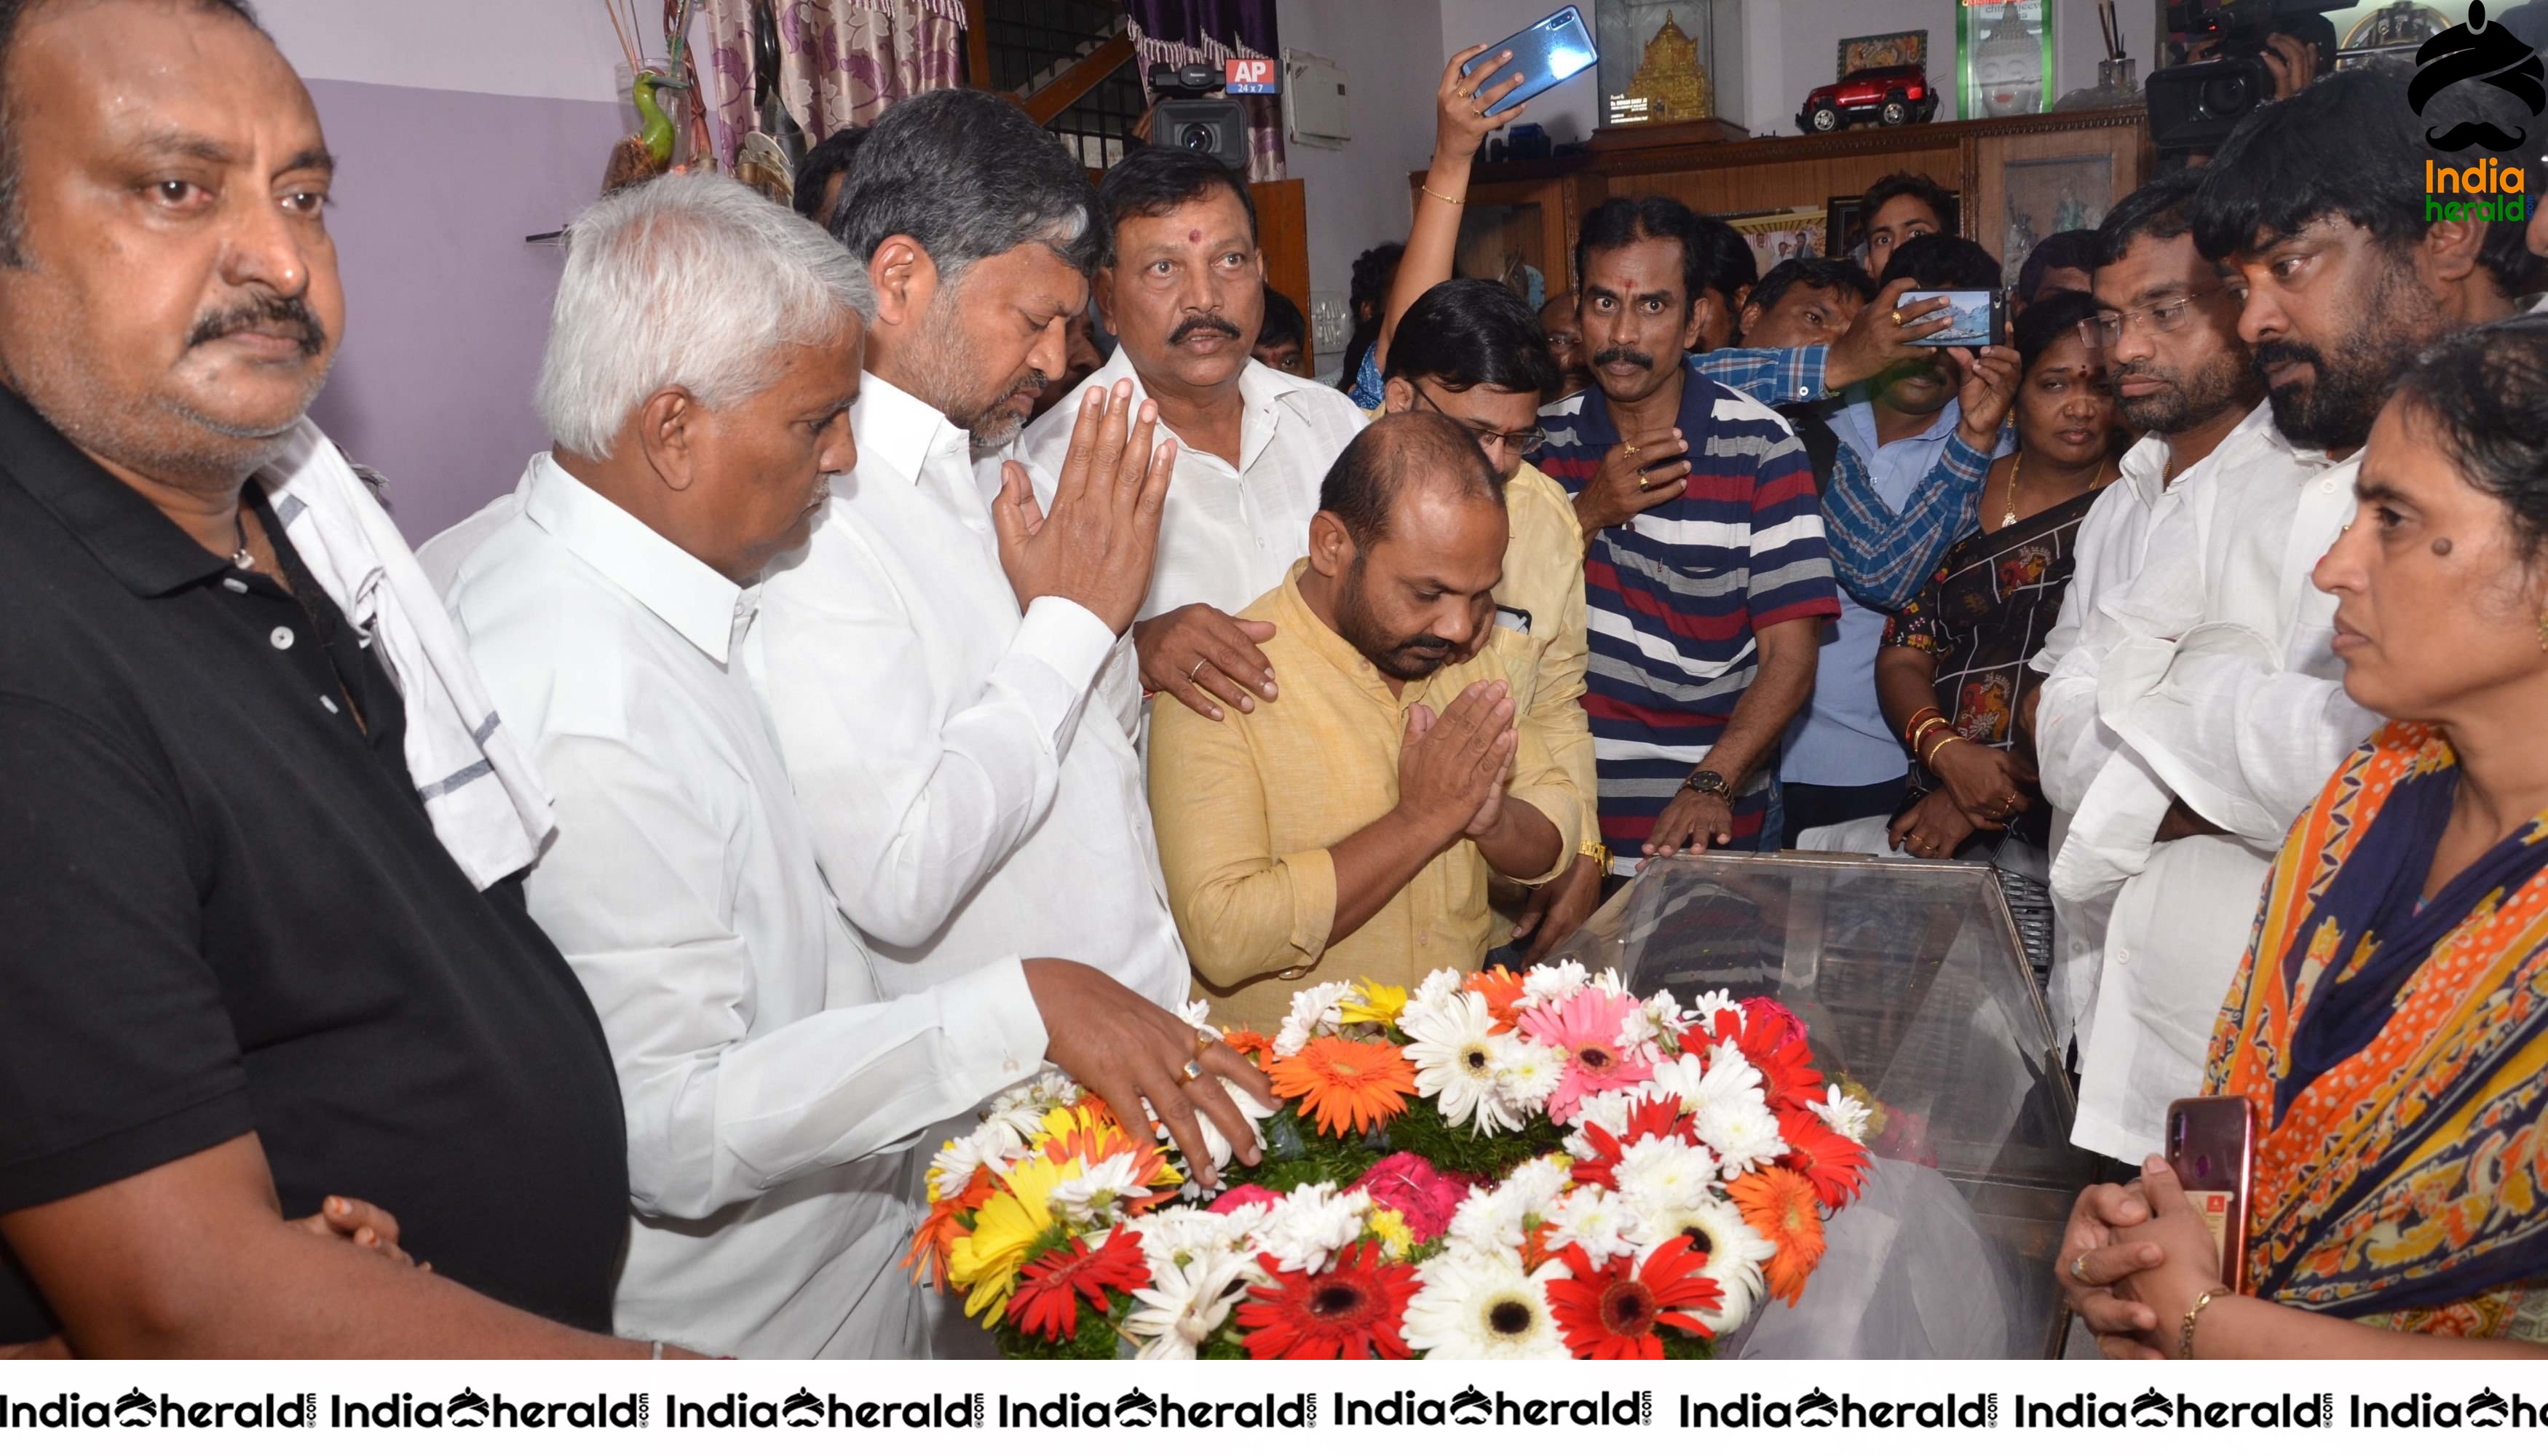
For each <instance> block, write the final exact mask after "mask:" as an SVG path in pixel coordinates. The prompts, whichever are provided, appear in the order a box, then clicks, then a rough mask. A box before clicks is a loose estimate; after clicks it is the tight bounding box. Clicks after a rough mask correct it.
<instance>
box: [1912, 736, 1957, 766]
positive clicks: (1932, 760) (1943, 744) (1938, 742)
mask: <svg viewBox="0 0 2548 1456" xmlns="http://www.w3.org/2000/svg"><path fill="white" fill-rule="evenodd" d="M1967 741H1968V740H1967V739H1965V737H1964V736H1963V735H1962V734H1960V733H1942V734H1940V735H1939V736H1938V737H1937V738H1935V739H1933V740H1931V741H1930V744H1929V750H1928V753H1927V754H1926V755H1925V756H1924V757H1922V759H1921V760H1920V767H1921V768H1922V769H1924V770H1927V771H1928V772H1929V773H1931V774H1935V773H1937V772H1938V755H1940V754H1942V753H1945V752H1946V751H1947V745H1949V744H1951V743H1964V742H1967Z"/></svg>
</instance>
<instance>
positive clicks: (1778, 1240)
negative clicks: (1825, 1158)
mask: <svg viewBox="0 0 2548 1456" xmlns="http://www.w3.org/2000/svg"><path fill="white" fill-rule="evenodd" d="M1725 1193H1726V1196H1727V1197H1729V1198H1731V1199H1733V1200H1734V1207H1735V1208H1737V1209H1739V1210H1741V1211H1742V1214H1743V1222H1744V1223H1746V1224H1749V1225H1751V1226H1752V1231H1754V1232H1755V1233H1758V1234H1760V1235H1761V1236H1762V1237H1763V1238H1766V1239H1768V1240H1770V1242H1771V1243H1772V1244H1774V1245H1775V1246H1776V1248H1777V1252H1776V1253H1774V1254H1772V1255H1771V1256H1770V1261H1769V1263H1767V1264H1765V1265H1763V1266H1762V1269H1761V1273H1762V1275H1763V1276H1764V1277H1765V1278H1766V1279H1767V1280H1768V1281H1769V1285H1770V1297H1771V1298H1772V1299H1781V1300H1785V1301H1786V1302H1787V1304H1788V1305H1789V1306H1790V1307H1793V1306H1794V1304H1795V1303H1796V1301H1797V1299H1798V1298H1800V1297H1801V1296H1802V1295H1803V1294H1804V1292H1805V1276H1806V1275H1808V1274H1811V1273H1812V1272H1814V1265H1816V1264H1819V1263H1821V1262H1822V1259H1823V1210H1822V1204H1821V1202H1820V1201H1819V1200H1818V1199H1816V1198H1815V1197H1814V1185H1813V1181H1812V1180H1811V1179H1809V1178H1807V1177H1806V1176H1805V1175H1804V1174H1802V1173H1799V1172H1796V1171H1794V1170H1793V1169H1790V1168H1778V1167H1770V1168H1763V1169H1761V1170H1760V1171H1758V1172H1754V1173H1746V1174H1744V1175H1743V1176H1742V1177H1740V1178H1737V1179H1735V1180H1734V1181H1733V1182H1732V1183H1730V1184H1728V1185H1727V1186H1726V1189H1725Z"/></svg>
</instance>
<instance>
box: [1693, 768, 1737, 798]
mask: <svg viewBox="0 0 2548 1456" xmlns="http://www.w3.org/2000/svg"><path fill="white" fill-rule="evenodd" d="M1681 786H1682V787H1683V788H1689V789H1696V790H1697V791H1698V792H1700V793H1712V794H1714V795H1716V796H1717V797H1718V798H1720V799H1723V800H1725V801H1726V802H1727V803H1729V804H1730V803H1732V802H1734V790H1733V788H1732V787H1731V786H1729V785H1728V784H1727V783H1726V781H1725V775H1724V774H1719V773H1717V772H1716V771H1715V770H1713V769H1696V770H1692V771H1691V773H1690V775H1689V776H1688V777H1687V778H1684V779H1683V780H1682V781H1681Z"/></svg>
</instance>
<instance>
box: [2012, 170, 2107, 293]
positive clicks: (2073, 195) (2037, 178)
mask: <svg viewBox="0 0 2548 1456" xmlns="http://www.w3.org/2000/svg"><path fill="white" fill-rule="evenodd" d="M2000 179H2001V189H2000V190H2001V194H2002V196H2003V197H2005V198H2006V201H2005V202H2004V203H2002V204H2001V214H2002V216H2001V218H2000V220H1999V223H2000V226H1999V230H1998V233H1997V235H1996V236H1987V237H1984V238H1983V239H1982V243H1983V245H1984V246H1985V247H1988V248H1990V250H1991V251H1993V252H1995V253H1998V254H1999V258H2000V278H2001V281H2002V282H2003V283H2005V284H2006V285H2008V286H2009V287H2011V288H2014V287H2016V286H2017V271H2018V269H2020V268H2023V267H2025V266H2026V256H2027V254H2029V253H2031V252H2033V251H2035V245H2036V244H2037V243H2039V242H2042V241H2043V240H2044V239H2046V238H2047V237H2050V236H2051V235H2052V234H2053V233H2055V232H2068V231H2070V230H2071V229H2073V228H2076V227H2096V226H2097V225H2098V224H2100V223H2103V222H2105V221H2106V210H2107V209H2108V208H2111V207H2113V206H2114V205H2115V159H2114V158H2113V157H2112V156H2109V155H2102V154H2101V155H2095V156H2047V157H2032V158H2028V159H2026V160H2023V161H2011V162H2009V163H2008V164H2007V166H2006V167H2005V168H2003V169H2002V170H2001V173H2000Z"/></svg>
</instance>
